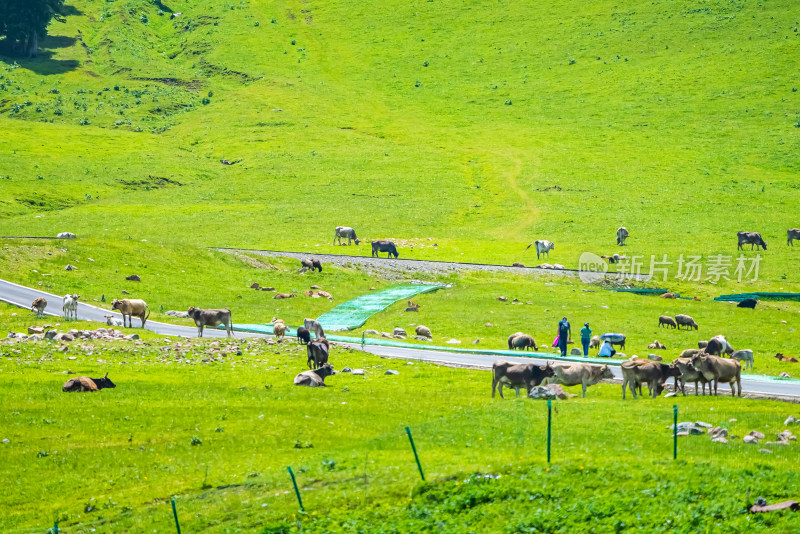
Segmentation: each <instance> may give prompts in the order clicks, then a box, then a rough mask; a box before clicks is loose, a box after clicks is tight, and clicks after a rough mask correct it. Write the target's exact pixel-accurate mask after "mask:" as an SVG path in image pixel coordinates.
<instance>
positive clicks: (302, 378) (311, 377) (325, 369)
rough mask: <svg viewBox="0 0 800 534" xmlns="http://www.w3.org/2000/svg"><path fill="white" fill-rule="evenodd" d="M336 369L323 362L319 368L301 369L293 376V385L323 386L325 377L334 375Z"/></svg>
mask: <svg viewBox="0 0 800 534" xmlns="http://www.w3.org/2000/svg"><path fill="white" fill-rule="evenodd" d="M335 374H336V371H334V370H333V366H332V365H331V364H329V363H326V364H324V365H323V366H322V367H320V368H319V369H314V370H312V371H303V372H302V373H300V374H298V375H297V376H296V377H294V385H295V386H308V387H312V388H320V387H325V377H327V376H331V375H335Z"/></svg>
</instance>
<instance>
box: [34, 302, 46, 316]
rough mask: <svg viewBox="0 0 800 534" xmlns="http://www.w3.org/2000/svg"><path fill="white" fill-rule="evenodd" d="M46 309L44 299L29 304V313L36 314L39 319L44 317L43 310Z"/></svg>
mask: <svg viewBox="0 0 800 534" xmlns="http://www.w3.org/2000/svg"><path fill="white" fill-rule="evenodd" d="M46 307H47V300H45V298H44V297H39V298H37V299H36V300H34V301H33V303H32V304H31V311H32V312H36V315H37V316H39V317H41V316H42V315H44V309H45V308H46Z"/></svg>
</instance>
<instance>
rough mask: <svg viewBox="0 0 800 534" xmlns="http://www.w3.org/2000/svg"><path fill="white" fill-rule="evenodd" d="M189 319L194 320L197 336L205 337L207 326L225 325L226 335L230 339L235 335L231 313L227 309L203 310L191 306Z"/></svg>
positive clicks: (188, 311)
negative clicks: (204, 330)
mask: <svg viewBox="0 0 800 534" xmlns="http://www.w3.org/2000/svg"><path fill="white" fill-rule="evenodd" d="M187 313H188V314H189V318H190V319H193V320H194V324H196V325H197V336H198V337H203V328H204V327H206V326H217V325H220V324H222V325H225V333H226V334H227V336H228V337H236V336H234V335H233V324H232V323H231V311H230V310H229V309H227V308H225V309H223V310H201V309H200V308H195V307H194V306H190V307H189V309H188V310H187Z"/></svg>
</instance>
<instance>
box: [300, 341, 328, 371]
mask: <svg viewBox="0 0 800 534" xmlns="http://www.w3.org/2000/svg"><path fill="white" fill-rule="evenodd" d="M329 350H330V344H329V343H328V340H327V339H325V338H324V337H323V338H322V339H317V340H315V341H313V342H311V343H309V344H308V345H306V354H307V355H308V368H309V369H316V368H318V367H322V364H324V363H328V352H329Z"/></svg>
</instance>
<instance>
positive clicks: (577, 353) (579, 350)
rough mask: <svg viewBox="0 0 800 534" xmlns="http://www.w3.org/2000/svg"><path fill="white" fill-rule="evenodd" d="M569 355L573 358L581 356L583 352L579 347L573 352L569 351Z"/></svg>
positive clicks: (573, 349)
mask: <svg viewBox="0 0 800 534" xmlns="http://www.w3.org/2000/svg"><path fill="white" fill-rule="evenodd" d="M569 353H570V355H571V356H581V355H582V354H583V353H582V352H581V349H579V348H578V347H573V348H572V350H570V351H569Z"/></svg>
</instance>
